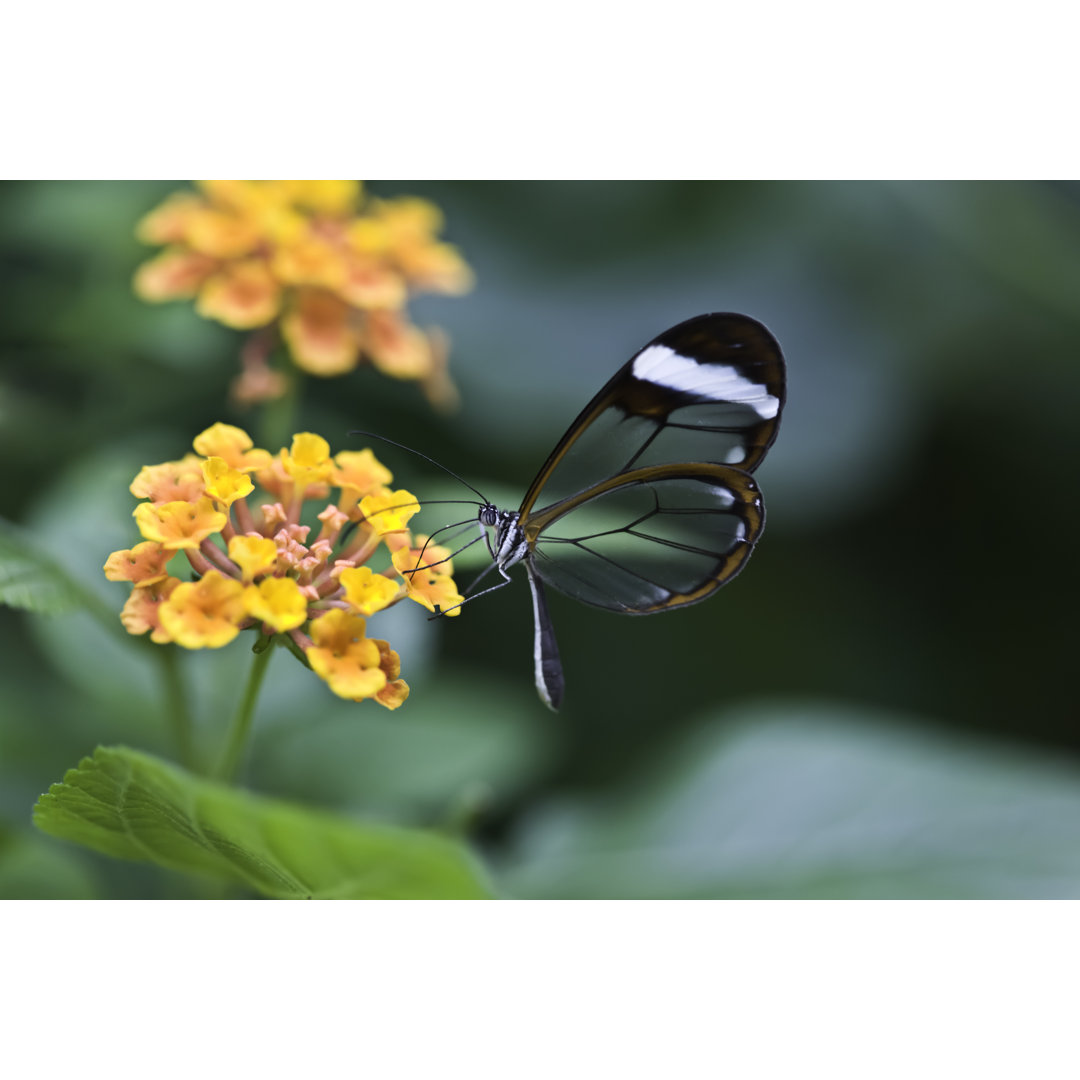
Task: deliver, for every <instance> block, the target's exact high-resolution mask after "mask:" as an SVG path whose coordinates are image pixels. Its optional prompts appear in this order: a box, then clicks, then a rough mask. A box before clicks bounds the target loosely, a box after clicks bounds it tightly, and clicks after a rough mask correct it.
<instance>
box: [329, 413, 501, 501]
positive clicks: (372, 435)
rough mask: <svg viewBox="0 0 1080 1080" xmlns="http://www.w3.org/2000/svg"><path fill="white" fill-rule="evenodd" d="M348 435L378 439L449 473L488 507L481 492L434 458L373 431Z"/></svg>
mask: <svg viewBox="0 0 1080 1080" xmlns="http://www.w3.org/2000/svg"><path fill="white" fill-rule="evenodd" d="M349 434H350V435H363V436H364V438H366V439H378V440H379V441H380V442H384V443H389V444H390V445H391V446H396V447H397V448H398V449H399V450H407V451H408V452H409V453H410V454H415V455H416V456H417V457H420V458H423V459H424V460H425V461H426V462H428V463H429V464H431V465H434V466H435V468H436V469H442V471H443V472H444V473H449V475H450V476H452V477H453V478H454V479H455V480H456V481H457V482H458V483H459V484H464V485H465V486H466V487H467V488H468V489H469V490H470V491H472V492H475V493H476V494H477V495H479V496H480V498H481V500H482V501H483V505H484V506H487V505H488V502H489V500H488V499H486V498H484V493H483V492H482V491H477V490H476V488H474V487H473V486H472V484H470V483H469V481H468V480H465V479H464V478H463V477H460V476H458V474H457V473H456V472H454V470H453V469H450V468H447V466H445V465H443V463H442V462H441V461H436V460H435V459H434V458H432V457H428V456H427V454H425V453H422V452H421V451H420V450H414V449H413V448H412V447H411V446H406V445H405V444H404V443H399V442H395V441H394V440H393V439H388V438H387V437H386V436H385V435H376V434H375V432H373V431H350V432H349ZM447 501H449V500H447Z"/></svg>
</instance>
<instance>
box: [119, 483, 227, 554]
mask: <svg viewBox="0 0 1080 1080" xmlns="http://www.w3.org/2000/svg"><path fill="white" fill-rule="evenodd" d="M134 516H135V524H136V525H138V526H139V532H141V533H142V534H143V536H145V537H146V539H147V540H156V541H157V542H158V543H159V544H161V546H162V547H164V548H168V549H169V550H170V551H177V550H179V549H181V548H197V547H198V546H199V545H200V544H201V543H202V542H203V541H204V540H205V539H206V538H207V537H208V536H209V535H210V534H211V533H216V532H220V531H221V529H222V527H223V526H224V525H225V522H226V521H228V518H227V517H226V516H225V515H224V514H223V513H222V512H221V511H220V510H215V509H214V504H213V502H212V501H211V500H210V499H208V498H207V497H206V496H205V495H204V496H202V497H201V498H199V499H197V500H196V501H195V502H194V503H190V502H183V501H181V500H177V501H176V502H167V503H158V504H153V503H143V504H142V505H141V506H136V507H135V515H134Z"/></svg>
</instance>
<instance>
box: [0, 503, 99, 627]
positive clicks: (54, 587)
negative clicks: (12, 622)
mask: <svg viewBox="0 0 1080 1080" xmlns="http://www.w3.org/2000/svg"><path fill="white" fill-rule="evenodd" d="M0 603H3V604H7V605H8V606H9V607H16V608H25V609H26V610H27V611H36V612H39V613H41V614H44V615H59V614H61V613H63V612H66V611H77V610H79V609H81V608H85V607H87V606H88V603H89V601H88V598H87V596H86V594H85V593H84V592H83V590H82V589H81V588H80V587H79V586H78V585H76V584H75V582H74V581H72V580H71V578H70V577H69V576H68V575H67V573H66V572H65V571H64V570H63V569H62V568H61V567H60V566H59V565H57V563H55V562H53V560H52V559H50V558H49V557H48V556H47V555H43V554H42V553H41V552H40V551H39V550H38V549H37V548H36V547H35V546H34V543H33V540H32V539H31V538H30V537H29V536H28V535H27V534H26V533H24V532H22V531H21V530H20V529H17V528H16V527H15V526H14V525H12V524H11V523H10V522H8V521H4V520H3V519H2V518H0Z"/></svg>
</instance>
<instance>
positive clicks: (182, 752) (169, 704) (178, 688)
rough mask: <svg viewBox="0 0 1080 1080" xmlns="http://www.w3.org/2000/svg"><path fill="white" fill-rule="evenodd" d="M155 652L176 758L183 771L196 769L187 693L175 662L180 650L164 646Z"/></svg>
mask: <svg viewBox="0 0 1080 1080" xmlns="http://www.w3.org/2000/svg"><path fill="white" fill-rule="evenodd" d="M155 652H156V655H157V658H158V663H159V664H160V665H161V674H162V681H163V682H164V684H165V712H166V714H167V716H168V718H169V726H170V727H171V728H172V733H173V740H174V742H175V744H176V753H177V757H179V759H180V764H181V765H183V766H184V768H185V769H196V768H197V762H196V760H195V740H194V737H193V725H192V722H191V712H190V710H189V709H188V702H187V693H186V692H185V690H184V683H183V680H182V679H181V678H180V664H179V662H178V660H177V657H178V655H179V652H180V650H179V649H178V648H175V647H170V646H166V647H164V648H158V649H156V650H155Z"/></svg>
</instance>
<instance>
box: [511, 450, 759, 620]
mask: <svg viewBox="0 0 1080 1080" xmlns="http://www.w3.org/2000/svg"><path fill="white" fill-rule="evenodd" d="M764 521H765V511H764V506H763V504H762V499H761V493H760V491H759V490H758V487H757V484H756V483H755V481H754V479H753V478H752V477H751V476H749V475H747V474H746V473H743V472H741V471H739V470H737V469H732V468H730V467H727V466H721V465H709V464H701V465H696V466H695V465H687V464H674V465H663V466H654V467H648V468H643V469H635V470H631V471H630V472H628V473H623V474H620V475H619V476H617V477H615V478H612V479H611V480H609V481H607V482H606V483H603V484H598V485H596V486H595V487H594V488H592V489H590V491H589V492H588V493H587V495H586V496H585V497H580V496H579V497H577V498H575V499H568V500H566V501H565V502H563V503H561V504H556V505H555V506H553V507H550V508H548V509H547V510H546V511H541V512H540V513H538V514H535V515H532V516H530V518H529V519H528V521H527V523H526V525H525V535H526V538H527V539H529V540H530V547H531V550H532V555H533V558H532V565H533V568H534V569H535V571H536V573H537V574H538V575H539V577H540V578H541V579H542V580H543V581H545V582H547V583H548V584H549V585H551V586H552V587H553V588H556V589H558V590H559V591H560V592H563V593H566V594H567V595H569V596H572V597H574V598H575V599H577V600H581V601H583V602H584V603H587V604H591V605H593V606H594V607H601V608H606V609H607V610H609V611H617V612H621V613H624V614H649V613H652V612H656V611H666V610H670V609H672V608H676V607H684V606H686V605H687V604H693V603H697V602H698V601H699V600H704V599H705V598H706V597H707V596H709V595H710V594H711V593H713V592H714V591H715V590H716V589H718V588H720V586H721V585H723V584H725V583H726V582H728V581H730V580H731V579H732V578H733V577H734V576H735V575H736V574H737V573H738V572H739V571H740V570H741V569H742V567H743V565H744V564H745V562H746V559H747V558H748V556H749V554H750V552H751V551H752V550H753V546H754V542H755V541H756V539H757V537H758V536H759V535H760V533H761V530H762V528H763V526H764Z"/></svg>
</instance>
